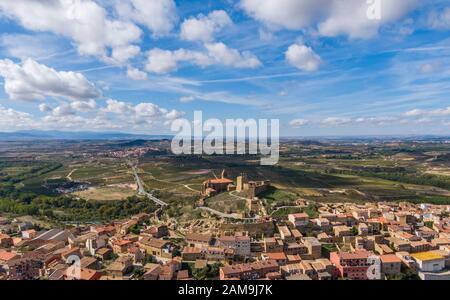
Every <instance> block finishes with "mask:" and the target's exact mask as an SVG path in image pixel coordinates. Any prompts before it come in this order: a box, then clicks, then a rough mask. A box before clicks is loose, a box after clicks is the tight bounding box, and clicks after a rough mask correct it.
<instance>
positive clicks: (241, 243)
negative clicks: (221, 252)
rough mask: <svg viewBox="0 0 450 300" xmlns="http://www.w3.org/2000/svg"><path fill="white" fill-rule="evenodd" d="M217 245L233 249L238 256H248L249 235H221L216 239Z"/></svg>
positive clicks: (249, 252)
mask: <svg viewBox="0 0 450 300" xmlns="http://www.w3.org/2000/svg"><path fill="white" fill-rule="evenodd" d="M217 245H218V246H219V247H223V248H229V249H234V251H235V254H236V255H238V256H242V257H245V256H250V254H251V251H250V250H251V248H250V237H249V236H244V235H234V236H222V237H220V238H219V239H218V241H217Z"/></svg>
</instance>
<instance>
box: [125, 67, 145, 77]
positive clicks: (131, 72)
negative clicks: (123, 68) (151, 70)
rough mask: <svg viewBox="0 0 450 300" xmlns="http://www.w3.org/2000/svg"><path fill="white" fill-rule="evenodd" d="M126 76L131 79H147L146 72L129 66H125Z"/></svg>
mask: <svg viewBox="0 0 450 300" xmlns="http://www.w3.org/2000/svg"><path fill="white" fill-rule="evenodd" d="M127 76H128V78H131V79H133V80H147V73H145V72H143V71H141V70H139V69H136V68H133V67H131V66H128V68H127Z"/></svg>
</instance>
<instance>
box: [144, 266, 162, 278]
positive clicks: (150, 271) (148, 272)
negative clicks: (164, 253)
mask: <svg viewBox="0 0 450 300" xmlns="http://www.w3.org/2000/svg"><path fill="white" fill-rule="evenodd" d="M144 270H145V273H144V275H143V279H144V280H158V278H159V275H160V274H161V273H162V268H161V265H160V264H146V265H145V266H144Z"/></svg>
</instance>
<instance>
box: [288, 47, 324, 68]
mask: <svg viewBox="0 0 450 300" xmlns="http://www.w3.org/2000/svg"><path fill="white" fill-rule="evenodd" d="M285 58H286V61H287V62H288V63H289V64H290V65H292V66H294V67H296V68H297V69H300V70H303V71H307V72H314V71H317V70H318V69H319V67H320V64H321V63H322V60H321V59H320V56H319V55H317V54H316V53H315V52H314V51H313V50H312V49H311V48H310V47H307V46H305V45H300V44H293V45H291V46H290V47H289V48H288V50H287V51H286V53H285Z"/></svg>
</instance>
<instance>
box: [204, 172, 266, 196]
mask: <svg viewBox="0 0 450 300" xmlns="http://www.w3.org/2000/svg"><path fill="white" fill-rule="evenodd" d="M269 186H270V181H269V180H263V181H249V180H248V179H247V175H246V174H244V173H242V174H241V175H240V176H238V177H237V178H236V184H234V182H233V180H231V179H228V178H227V171H226V170H223V171H222V174H221V177H220V178H215V179H208V180H206V181H204V182H203V184H202V196H203V197H212V196H215V195H217V194H220V193H223V192H231V191H237V192H247V197H248V199H254V198H255V197H256V196H258V194H260V193H262V192H264V191H265V190H267V188H268V187H269Z"/></svg>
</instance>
